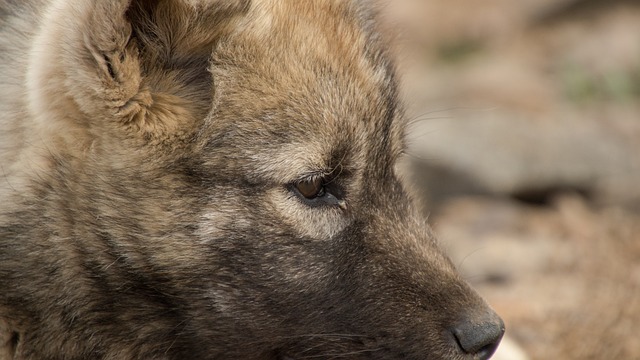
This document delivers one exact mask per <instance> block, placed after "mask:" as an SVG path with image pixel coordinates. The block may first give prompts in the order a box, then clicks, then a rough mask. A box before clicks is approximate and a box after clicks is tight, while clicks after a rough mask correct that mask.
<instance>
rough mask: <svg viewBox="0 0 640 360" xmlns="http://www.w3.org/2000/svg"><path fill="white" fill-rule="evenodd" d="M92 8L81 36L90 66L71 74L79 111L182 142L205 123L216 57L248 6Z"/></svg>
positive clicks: (155, 1)
mask: <svg viewBox="0 0 640 360" xmlns="http://www.w3.org/2000/svg"><path fill="white" fill-rule="evenodd" d="M92 2H93V4H92V6H91V9H90V10H89V14H88V16H87V17H86V21H85V22H84V24H82V25H81V26H80V29H79V30H80V32H81V33H82V40H81V41H82V43H83V48H84V50H82V51H86V52H88V54H85V55H84V56H82V55H81V56H80V58H84V59H90V60H89V61H88V62H85V64H84V65H85V69H81V71H78V72H76V75H73V74H70V76H71V77H78V78H77V79H73V80H78V81H75V84H76V86H78V85H79V88H78V89H77V90H76V91H74V92H75V97H76V101H77V102H78V105H79V107H80V108H81V109H82V110H83V111H84V112H85V113H87V115H89V116H90V117H91V118H103V119H104V121H107V122H109V123H110V124H112V126H119V127H124V128H125V129H127V130H129V131H137V132H140V133H142V134H143V135H144V136H145V138H148V139H153V138H165V137H166V136H176V135H179V133H180V131H186V130H185V128H187V127H188V124H186V123H189V122H193V121H196V120H197V119H201V118H203V117H204V116H205V115H206V113H207V112H208V111H209V106H210V103H211V99H210V97H211V94H212V89H211V86H212V80H211V75H210V73H209V72H208V67H209V59H210V56H211V52H212V50H213V48H214V46H215V43H216V41H217V40H218V39H220V37H222V36H223V35H224V34H225V33H227V32H228V31H229V30H230V29H231V28H232V26H233V20H234V19H236V18H237V17H238V16H239V15H241V14H243V13H244V12H246V11H247V10H248V7H249V0H231V1H229V0H130V1H124V0H120V1H118V0H94V1H92ZM87 55H90V56H87ZM87 65H88V66H87ZM87 67H88V68H87ZM82 70H84V71H82ZM83 73H84V75H83ZM114 120H117V121H114Z"/></svg>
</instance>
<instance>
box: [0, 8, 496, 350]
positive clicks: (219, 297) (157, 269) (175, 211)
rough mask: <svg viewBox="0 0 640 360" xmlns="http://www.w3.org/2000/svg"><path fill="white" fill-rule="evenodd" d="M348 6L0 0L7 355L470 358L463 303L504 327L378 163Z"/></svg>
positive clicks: (392, 83)
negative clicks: (305, 192) (305, 185)
mask: <svg viewBox="0 0 640 360" xmlns="http://www.w3.org/2000/svg"><path fill="white" fill-rule="evenodd" d="M366 5H367V4H360V3H358V2H348V1H338V0H322V1H320V0H318V1H300V0H255V1H249V0H227V1H223V0H160V1H152V0H133V1H132V2H131V3H130V2H129V1H125V0H118V1H116V0H95V1H94V0H76V1H64V0H56V1H53V2H51V3H49V2H48V1H45V0H32V1H25V2H15V1H12V0H0V71H1V72H0V76H1V77H0V81H1V83H0V86H1V87H2V89H1V90H0V95H2V96H1V98H0V110H2V111H1V114H0V126H1V130H0V153H1V155H2V156H1V159H2V160H1V163H0V165H1V166H2V171H3V175H2V181H1V182H0V184H1V185H0V201H1V203H2V204H3V205H2V208H1V210H0V288H2V292H0V341H2V342H3V343H4V344H5V345H4V346H3V347H0V349H2V351H3V352H4V355H3V358H8V359H11V358H14V359H40V358H47V359H86V358H105V359H122V358H131V359H134V358H154V359H163V358H166V359H181V358H203V359H204V358H211V359H301V358H305V357H319V358H354V359H359V358H371V359H391V358H403V359H424V358H429V359H441V358H442V359H456V358H457V359H467V358H468V359H472V358H479V357H481V355H479V354H480V353H481V352H482V351H479V350H477V349H474V350H472V351H471V350H468V349H467V350H463V348H464V347H465V345H461V343H463V342H464V341H461V340H460V339H458V340H456V337H459V335H453V334H452V332H453V331H454V330H453V329H455V328H456V326H458V325H459V324H460V323H461V322H462V323H464V324H469V326H471V327H473V328H475V329H476V330H473V331H467V333H481V332H482V331H485V330H486V327H485V325H486V326H490V327H491V329H497V330H496V331H498V330H499V332H500V333H499V334H496V336H495V337H494V339H493V340H492V341H493V342H492V343H491V344H489V345H492V344H494V343H495V342H496V341H497V340H499V336H500V335H501V331H502V330H501V327H502V325H501V322H500V320H499V319H498V318H497V316H496V315H495V314H494V313H493V312H492V311H491V310H490V309H489V308H488V307H487V306H486V305H485V304H484V302H483V301H482V300H481V299H480V298H479V297H478V296H477V295H476V294H475V293H474V292H473V290H471V289H470V288H469V287H468V285H466V283H465V282H464V281H462V280H461V279H460V278H459V277H458V275H457V274H456V273H455V271H454V269H453V266H451V264H450V262H449V261H448V260H447V258H446V257H445V256H444V255H442V253H441V251H440V250H439V248H438V246H437V244H436V241H435V240H434V237H433V235H432V234H431V233H430V231H429V228H428V226H427V225H426V224H425V223H424V221H423V219H422V218H421V217H420V215H419V212H418V211H417V210H416V209H415V206H414V205H413V204H412V201H411V199H410V198H409V196H408V195H407V193H406V191H405V190H404V189H403V187H402V185H401V182H400V181H399V179H398V175H397V174H396V172H395V170H394V169H395V164H396V161H397V159H398V157H399V155H400V153H401V152H402V151H403V146H404V145H403V132H404V123H403V121H402V110H401V106H400V104H399V101H398V98H397V96H398V95H397V89H396V87H397V84H396V80H395V74H394V71H395V70H394V66H393V63H392V62H391V60H390V57H389V55H388V54H387V51H386V48H387V46H386V44H385V41H384V39H383V37H382V36H381V35H380V34H379V33H378V32H377V30H376V25H375V21H374V20H375V14H374V13H373V12H372V11H370V10H368V9H369V8H370V7H369V6H366ZM310 178H322V179H323V181H324V188H325V189H326V191H327V195H326V196H324V197H318V198H314V199H312V200H308V199H305V198H303V197H302V196H301V195H300V193H298V192H297V190H296V184H298V183H299V182H301V181H305V180H307V179H310ZM332 197H333V198H337V199H340V203H339V204H340V206H337V205H336V204H337V203H332V202H330V199H331V198H332ZM492 331H493V330H492ZM492 346H493V345H492ZM466 347H467V348H468V347H469V346H468V345H467V346H466ZM489 352H490V351H488V350H487V351H484V355H483V356H487V354H489ZM2 354H3V353H2V352H0V355H2Z"/></svg>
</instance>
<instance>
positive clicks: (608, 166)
mask: <svg viewBox="0 0 640 360" xmlns="http://www.w3.org/2000/svg"><path fill="white" fill-rule="evenodd" d="M385 14H386V15H388V17H389V22H388V23H389V26H391V27H393V28H394V31H399V32H401V33H402V34H403V36H402V42H401V46H400V48H399V49H398V54H399V58H400V64H401V67H402V75H403V77H404V80H405V81H404V83H405V93H406V94H405V98H406V99H407V102H408V104H409V110H410V111H409V118H410V119H412V120H413V121H412V126H411V129H410V134H409V135H410V138H409V140H410V156H411V159H412V163H413V169H414V171H413V173H414V175H413V180H414V181H415V182H416V184H417V185H418V186H419V188H420V189H423V193H424V194H423V196H424V200H425V204H426V206H425V213H426V215H428V216H429V219H430V223H431V224H432V225H433V226H434V228H435V230H436V232H437V233H438V235H439V237H440V239H441V241H442V243H443V245H444V246H445V247H446V248H447V249H448V250H449V253H450V255H451V256H452V258H453V260H454V262H455V263H456V265H458V267H459V268H460V270H461V271H462V273H463V275H464V276H465V277H466V279H467V280H468V281H469V282H471V283H472V284H473V285H474V286H475V287H476V288H477V289H478V291H479V292H480V293H481V294H482V295H483V296H484V297H485V298H486V299H487V301H488V302H489V303H490V304H491V305H492V306H493V307H494V308H495V309H496V310H497V311H498V313H500V314H501V315H502V317H503V318H504V319H505V321H506V324H507V334H508V340H507V343H505V346H504V348H503V349H501V350H500V353H499V355H498V358H499V359H500V360H505V359H507V360H508V359H510V360H519V359H640V1H638V0H628V1H624V0H518V1H514V0H481V1H479V0H392V1H390V2H389V4H388V6H387V7H386V11H385Z"/></svg>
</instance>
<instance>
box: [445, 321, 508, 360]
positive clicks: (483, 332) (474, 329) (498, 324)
mask: <svg viewBox="0 0 640 360" xmlns="http://www.w3.org/2000/svg"><path fill="white" fill-rule="evenodd" d="M451 332H452V333H453V336H454V337H455V338H456V341H457V342H458V346H459V347H460V348H461V349H462V351H464V352H465V353H467V354H470V355H475V356H476V357H477V358H478V359H481V360H486V359H489V358H490V357H491V355H493V353H494V352H495V351H496V349H497V348H498V345H499V344H500V340H501V339H502V335H503V334H504V323H503V322H502V320H501V319H498V320H494V321H486V322H481V323H474V322H471V321H465V322H462V323H460V324H458V326H456V327H455V328H453V330H452V331H451Z"/></svg>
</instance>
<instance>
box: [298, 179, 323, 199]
mask: <svg viewBox="0 0 640 360" xmlns="http://www.w3.org/2000/svg"><path fill="white" fill-rule="evenodd" d="M296 187H297V188H298V191H299V192H300V194H302V196H304V197H306V198H307V199H313V198H316V197H318V196H320V195H322V194H321V193H322V179H313V180H308V181H301V182H299V183H298V184H297V185H296Z"/></svg>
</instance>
